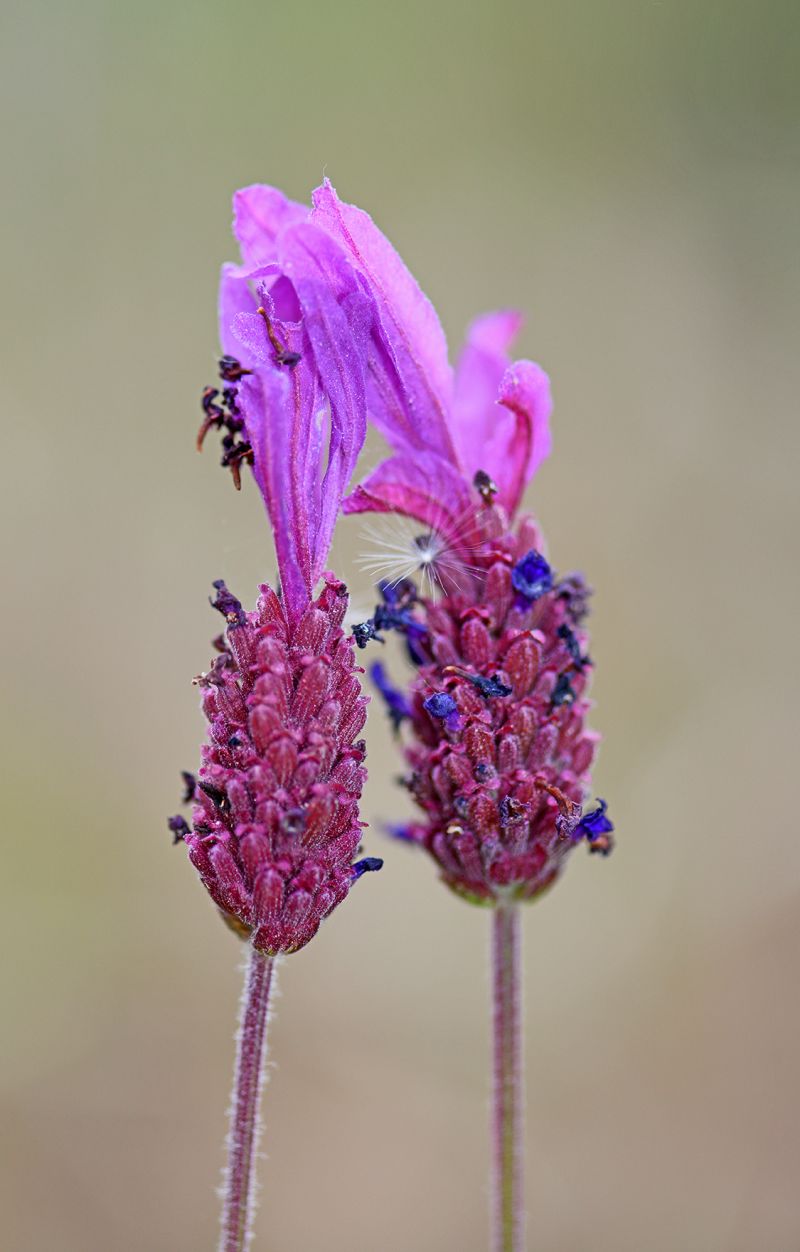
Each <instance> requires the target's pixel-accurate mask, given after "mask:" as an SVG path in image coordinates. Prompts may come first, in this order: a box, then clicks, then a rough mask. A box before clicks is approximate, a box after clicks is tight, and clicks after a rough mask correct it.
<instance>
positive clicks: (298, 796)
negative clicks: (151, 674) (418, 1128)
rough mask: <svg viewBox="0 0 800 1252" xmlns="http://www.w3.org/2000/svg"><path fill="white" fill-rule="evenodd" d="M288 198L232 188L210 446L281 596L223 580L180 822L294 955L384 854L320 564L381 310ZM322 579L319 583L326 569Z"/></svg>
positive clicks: (355, 441)
mask: <svg viewBox="0 0 800 1252" xmlns="http://www.w3.org/2000/svg"><path fill="white" fill-rule="evenodd" d="M307 219H308V214H304V213H303V212H302V211H300V210H299V206H296V205H293V204H291V202H289V201H287V200H286V199H285V197H283V196H282V195H281V194H280V193H279V192H275V191H272V190H271V189H269V188H264V187H250V188H245V189H244V190H243V191H240V192H237V194H236V197H235V199H234V231H235V233H236V236H237V238H238V240H239V243H240V246H241V249H242V264H241V265H237V266H226V267H224V269H223V275H222V283H221V290H220V338H221V341H222V351H223V355H222V358H221V360H220V365H219V372H220V379H221V382H222V383H223V384H224V386H223V388H222V391H221V392H220V391H219V390H218V389H213V388H207V389H206V391H205V392H204V393H203V410H204V421H203V426H202V427H201V432H200V440H199V442H200V443H201V444H202V441H203V439H204V438H205V437H206V435H207V434H208V431H209V430H210V429H212V428H215V429H217V430H219V431H220V432H222V433H223V439H222V444H223V456H222V461H223V464H224V465H226V466H227V467H229V468H230V469H232V470H233V472H234V478H235V481H236V483H237V486H238V484H239V481H240V475H241V468H242V466H243V465H250V466H252V470H253V474H254V476H255V479H256V482H257V483H258V486H259V488H260V490H261V493H262V495H263V498H264V502H265V504H266V507H267V512H268V514H269V518H270V521H271V523H272V530H273V534H274V539H275V549H276V554H277V559H278V572H279V588H278V593H276V591H275V590H273V589H272V588H270V587H269V586H267V585H264V586H262V587H261V594H260V597H259V600H258V604H257V606H256V609H255V610H254V611H253V612H248V611H246V610H245V609H244V607H243V606H242V604H241V602H240V601H239V600H238V599H237V598H236V597H235V596H234V595H233V594H232V593H231V592H230V591H229V590H228V588H227V586H226V585H225V583H224V582H223V581H222V580H218V581H217V582H216V583H215V584H214V590H215V594H214V596H213V597H212V604H213V606H214V608H216V609H217V610H218V611H219V612H220V613H221V614H222V616H223V617H224V619H225V623H226V629H225V633H224V635H223V636H221V637H220V639H219V640H218V643H217V647H218V654H217V657H216V659H215V661H214V663H213V664H212V665H211V667H210V669H209V670H208V672H207V673H205V674H202V675H200V677H199V678H198V679H197V682H198V684H199V686H200V688H201V690H202V704H203V711H204V713H205V716H206V720H207V722H208V736H207V740H206V743H205V745H204V747H203V750H202V765H201V768H200V771H199V774H198V776H197V779H196V780H195V779H194V777H193V776H192V775H185V776H184V777H185V778H191V779H192V785H191V788H189V787H188V786H187V794H186V797H185V798H186V799H187V801H189V802H192V803H193V810H192V816H193V824H192V826H189V824H188V822H187V821H186V820H185V819H184V818H182V817H174V818H171V819H170V822H169V827H170V830H171V831H172V832H173V837H174V839H175V840H176V841H179V842H183V843H184V844H185V845H186V847H187V849H188V853H189V857H190V859H191V860H192V862H193V864H194V865H195V866H196V868H197V870H198V871H199V873H200V877H201V879H202V881H203V883H204V885H205V887H206V888H207V890H208V892H209V894H210V895H211V897H212V899H213V900H214V902H215V903H216V904H217V905H218V907H219V908H220V910H221V911H222V914H223V916H224V918H225V920H226V921H227V922H228V923H229V924H230V925H232V926H233V928H234V929H235V930H237V931H238V932H239V933H241V934H242V935H246V936H249V938H250V939H251V941H252V943H253V945H254V946H255V947H256V948H258V949H259V950H261V951H263V952H266V953H270V954H275V953H279V952H293V951H295V950H296V949H298V948H301V947H302V946H303V945H304V944H306V943H307V942H308V941H309V939H311V938H312V936H313V935H314V934H315V933H316V931H317V929H318V927H319V925H320V922H321V921H322V920H323V918H325V917H326V916H327V915H328V914H329V913H330V912H331V910H332V909H333V908H335V907H336V905H337V904H338V903H339V902H340V901H341V900H343V899H344V897H345V896H346V895H347V893H348V891H349V889H350V886H351V885H352V883H353V882H355V881H356V880H357V879H358V878H359V877H361V875H362V874H363V873H365V872H367V871H370V870H375V869H379V868H380V865H381V861H380V859H379V858H377V857H366V858H362V859H361V860H354V858H355V856H356V855H357V852H358V849H359V844H360V841H361V833H362V823H361V822H360V820H359V815H358V802H359V798H360V795H361V790H362V787H363V783H364V779H365V777H366V771H365V769H364V764H363V762H364V756H365V744H364V741H363V739H359V738H358V736H359V734H360V732H361V730H362V728H363V725H364V722H365V720H366V705H367V700H366V697H365V696H364V695H363V693H362V690H361V684H360V681H359V677H358V674H359V673H361V672H363V671H361V670H360V669H359V667H357V666H356V663H355V651H354V641H353V639H352V638H351V637H349V636H348V635H346V634H345V632H344V631H343V629H342V621H343V619H344V615H345V610H346V606H347V590H346V588H345V586H344V584H343V583H342V582H341V581H340V580H339V579H337V578H336V577H335V576H334V575H333V574H330V573H325V572H324V571H325V566H326V563H327V558H328V551H329V548H330V543H331V537H332V533H333V527H334V523H335V520H336V517H337V515H338V512H339V508H340V505H341V500H342V496H343V494H344V492H345V490H346V488H347V484H348V481H349V478H350V475H351V473H352V471H353V467H354V465H355V461H356V458H357V456H358V453H359V451H360V449H361V446H362V444H363V441H364V436H365V433H366V398H365V360H366V350H365V346H364V340H365V336H366V334H367V331H368V327H369V324H370V321H371V318H372V316H373V314H372V305H371V301H370V298H369V297H368V295H366V294H365V293H364V291H363V290H362V288H361V285H360V281H359V279H358V277H357V274H356V272H355V269H354V268H353V266H352V264H351V263H350V260H349V258H348V256H347V254H346V252H345V251H344V250H343V249H342V248H341V247H340V246H339V245H338V243H337V242H336V240H335V239H333V238H332V237H330V236H328V235H327V234H326V233H325V232H324V231H322V230H321V229H320V228H319V227H318V226H317V225H316V224H314V223H313V222H311V221H309V220H307ZM321 578H323V579H324V585H323V587H322V590H321V591H320V592H319V593H318V594H315V593H316V588H317V585H318V584H319V581H320V579H321Z"/></svg>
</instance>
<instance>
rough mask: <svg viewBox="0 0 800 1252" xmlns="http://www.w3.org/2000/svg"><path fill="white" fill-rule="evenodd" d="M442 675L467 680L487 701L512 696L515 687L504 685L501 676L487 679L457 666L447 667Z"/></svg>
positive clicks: (496, 675)
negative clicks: (455, 676) (456, 676)
mask: <svg viewBox="0 0 800 1252" xmlns="http://www.w3.org/2000/svg"><path fill="white" fill-rule="evenodd" d="M442 673H443V674H458V676H459V678H465V679H466V680H467V682H468V683H472V685H473V687H475V689H476V690H477V691H479V692H480V693H481V695H482V696H483V697H484V699H485V700H490V699H493V698H494V697H496V696H510V695H511V693H512V691H513V687H509V686H508V684H507V683H504V682H503V680H502V679H501V677H500V675H499V674H492V676H491V678H486V677H484V675H483V674H470V673H469V671H468V670H465V669H459V667H458V666H457V665H445V667H444V669H443V670H442Z"/></svg>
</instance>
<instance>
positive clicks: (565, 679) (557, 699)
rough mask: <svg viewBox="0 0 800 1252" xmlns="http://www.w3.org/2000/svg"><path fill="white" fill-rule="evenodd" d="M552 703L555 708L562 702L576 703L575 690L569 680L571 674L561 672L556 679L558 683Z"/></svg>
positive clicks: (551, 699) (552, 696)
mask: <svg viewBox="0 0 800 1252" xmlns="http://www.w3.org/2000/svg"><path fill="white" fill-rule="evenodd" d="M550 703H551V704H552V706H553V708H554V709H557V708H559V707H560V706H561V705H562V704H574V703H575V691H574V688H573V686H572V683H571V682H570V681H569V674H559V676H558V678H557V679H556V685H555V687H554V688H553V694H552V695H551V697H550Z"/></svg>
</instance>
